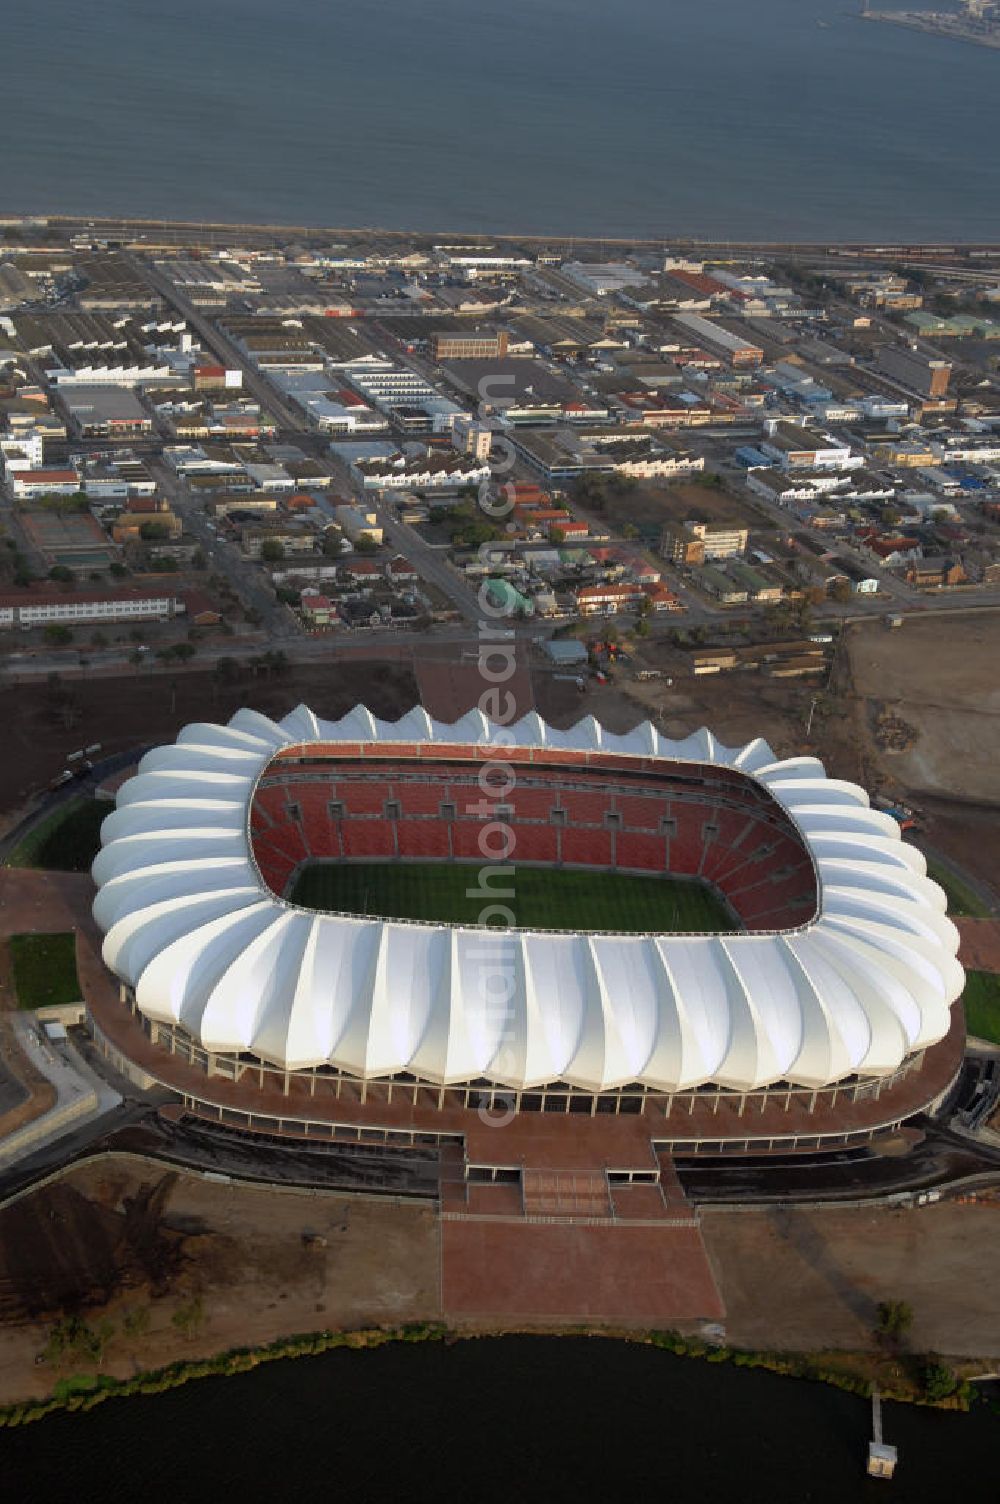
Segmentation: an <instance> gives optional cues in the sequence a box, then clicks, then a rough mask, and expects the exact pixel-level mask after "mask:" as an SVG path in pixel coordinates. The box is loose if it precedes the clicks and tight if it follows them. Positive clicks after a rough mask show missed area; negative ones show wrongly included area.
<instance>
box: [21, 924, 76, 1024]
mask: <svg viewBox="0 0 1000 1504" xmlns="http://www.w3.org/2000/svg"><path fill="white" fill-rule="evenodd" d="M10 955H11V961H12V963H13V968H14V990H15V992H16V993H17V1006H18V1007H19V1008H46V1007H48V1006H49V1005H50V1004H52V1003H78V1002H79V1001H80V983H79V981H78V980H77V975H76V944H75V936H74V935H73V933H72V932H70V933H69V934H65V935H11V937H10Z"/></svg>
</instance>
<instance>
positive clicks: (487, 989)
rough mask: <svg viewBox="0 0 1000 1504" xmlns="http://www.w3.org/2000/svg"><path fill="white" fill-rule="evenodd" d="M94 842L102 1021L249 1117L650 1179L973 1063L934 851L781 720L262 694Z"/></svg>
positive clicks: (140, 1068)
mask: <svg viewBox="0 0 1000 1504" xmlns="http://www.w3.org/2000/svg"><path fill="white" fill-rule="evenodd" d="M101 838H102V849H101V851H100V853H99V854H98V856H97V859H96V861H95V862H94V866H93V877H94V881H95V883H96V885H97V888H98V893H97V897H96V900H95V903H94V917H95V919H96V921H97V924H98V926H99V928H100V929H101V931H103V934H104V941H103V961H104V965H105V967H106V968H107V971H108V973H109V980H111V981H112V982H113V985H109V986H108V987H106V988H105V989H104V990H103V991H102V992H101V994H100V997H97V996H96V995H95V996H94V997H92V998H88V1005H89V1008H90V1014H91V1020H90V1021H91V1025H92V1029H93V1033H94V1037H95V1039H96V1040H97V1042H98V1045H99V1047H100V1048H101V1049H102V1050H103V1051H104V1053H105V1054H106V1055H107V1056H108V1058H109V1059H110V1060H112V1061H113V1062H114V1063H115V1064H116V1065H117V1066H118V1067H119V1068H120V1069H122V1070H123V1071H125V1072H126V1073H127V1074H129V1075H131V1076H132V1078H133V1079H135V1080H140V1081H142V1082H143V1083H147V1084H148V1083H150V1082H159V1083H161V1084H162V1085H165V1086H167V1087H169V1088H170V1089H171V1091H172V1092H173V1093H174V1094H175V1096H176V1098H177V1099H178V1103H179V1108H178V1110H179V1111H182V1112H183V1113H184V1114H189V1115H191V1116H193V1117H195V1118H200V1119H208V1120H210V1121H212V1122H214V1123H217V1124H222V1125H224V1126H228V1127H229V1128H232V1129H234V1130H237V1131H240V1132H258V1133H266V1134H271V1135H275V1134H280V1135H282V1136H289V1135H290V1136H292V1137H299V1138H303V1139H313V1140H325V1141H333V1142H348V1141H349V1142H362V1143H384V1144H393V1145H397V1146H406V1145H437V1146H439V1147H440V1146H443V1145H453V1146H457V1147H458V1148H459V1149H460V1150H462V1149H464V1160H465V1171H466V1174H469V1175H472V1176H473V1177H475V1176H476V1175H478V1176H481V1177H483V1178H489V1177H491V1176H492V1177H501V1176H503V1175H507V1174H514V1173H517V1172H518V1169H519V1167H523V1166H524V1165H525V1164H529V1163H532V1162H546V1163H554V1164H560V1165H569V1164H579V1165H585V1166H589V1167H591V1168H599V1169H600V1170H601V1173H605V1174H607V1175H608V1176H609V1177H614V1176H618V1177H620V1178H622V1179H628V1180H629V1181H632V1182H634V1181H639V1182H641V1181H643V1180H644V1179H655V1178H656V1177H657V1176H658V1174H659V1166H660V1163H661V1159H660V1157H661V1156H670V1155H675V1156H676V1155H688V1154H736V1153H739V1154H747V1153H751V1154H753V1153H775V1152H790V1151H791V1152H794V1151H801V1150H808V1151H812V1152H816V1151H824V1150H827V1149H838V1148H841V1147H843V1146H844V1145H851V1144H857V1143H863V1142H869V1141H871V1140H872V1139H874V1138H875V1137H876V1136H877V1135H879V1134H880V1133H884V1132H885V1131H886V1130H887V1129H893V1128H895V1127H898V1125H899V1124H901V1123H902V1122H904V1121H905V1120H906V1119H907V1118H909V1117H911V1116H913V1115H914V1114H916V1113H919V1112H921V1111H924V1110H926V1109H927V1108H928V1107H930V1106H932V1105H933V1104H934V1103H936V1102H938V1101H940V1100H941V1099H942V1098H943V1096H944V1095H945V1094H946V1093H947V1091H948V1089H949V1088H950V1086H951V1084H952V1083H953V1081H954V1079H955V1076H956V1074H957V1072H958V1069H959V1065H960V1061H961V1052H962V1024H961V1013H960V1010H955V1011H954V1014H953V1011H952V1008H951V1004H952V1003H953V1002H954V1001H955V999H957V998H958V997H959V996H960V994H961V991H962V986H963V973H962V969H961V967H960V965H959V963H958V961H957V959H956V951H957V948H958V935H957V931H956V929H955V927H954V926H953V924H952V923H951V921H950V920H949V919H948V918H947V916H946V914H945V897H944V894H943V893H942V891H941V890H940V888H939V887H938V886H937V885H936V884H935V883H934V882H932V881H931V880H930V879H928V877H927V876H926V867H925V862H924V859H923V857H922V855H921V854H920V853H919V852H918V851H917V850H915V849H914V848H913V847H911V846H908V845H906V844H904V842H903V841H902V840H901V839H900V833H899V828H898V826H897V824H896V823H895V822H894V821H893V820H892V819H891V818H890V817H889V816H888V815H885V814H883V813H881V812H879V811H876V810H873V809H872V808H870V807H869V802H868V798H867V796H866V794H865V793H864V792H863V791H862V790H861V789H860V788H858V787H856V786H855V785H853V784H850V783H845V782H842V781H839V780H835V779H832V778H828V777H827V776H826V774H825V772H824V769H823V767H822V765H821V764H820V763H819V762H818V761H817V760H816V759H815V758H812V757H794V758H789V759H785V760H779V759H777V758H776V757H775V756H774V754H773V752H772V751H771V749H770V748H769V747H768V745H767V744H766V743H765V742H764V741H761V740H754V741H752V742H750V743H748V744H747V745H745V746H742V747H736V748H732V747H726V746H724V745H722V744H721V743H720V742H719V741H718V740H717V739H716V738H715V737H714V736H713V735H712V734H711V732H709V731H707V730H701V731H699V732H697V733H696V734H694V735H692V736H690V737H687V738H686V739H684V740H682V741H671V740H668V739H667V738H666V737H664V736H663V735H661V734H660V733H659V732H658V731H657V730H656V729H655V728H654V727H653V726H652V725H651V724H649V723H646V724H644V725H640V726H638V727H636V728H634V729H633V730H632V731H630V732H628V733H625V734H621V735H617V734H613V733H610V732H608V731H606V730H604V729H603V728H602V727H601V726H600V725H599V724H598V722H597V721H596V720H594V719H593V718H592V717H591V718H587V719H584V720H581V721H579V722H578V723H577V724H576V725H575V726H573V727H571V728H570V729H568V730H557V729H555V728H553V727H551V726H548V725H546V724H545V723H544V722H543V721H542V720H541V719H540V718H539V717H538V716H537V715H535V714H531V715H528V716H526V717H525V718H523V719H522V720H520V721H518V722H517V723H515V724H514V725H512V726H509V727H499V726H497V725H495V724H493V723H492V722H490V721H489V720H487V719H486V717H485V716H483V715H482V714H481V713H480V712H478V711H476V712H472V713H470V714H468V715H466V716H465V717H463V718H462V719H461V720H459V721H456V722H455V723H453V724H444V723H441V722H437V721H435V720H432V719H431V717H430V716H429V715H428V714H427V713H426V711H424V710H423V709H421V708H417V709H414V710H412V711H411V712H409V713H408V714H407V715H405V716H403V717H402V719H401V720H399V721H397V722H394V723H393V722H385V721H380V720H377V719H376V718H375V717H374V716H373V715H372V714H371V713H370V712H369V711H368V710H366V709H364V708H363V707H358V708H356V709H355V710H354V711H352V712H351V713H350V714H349V715H347V716H345V717H344V718H343V719H341V720H337V721H324V720H321V719H319V718H318V717H317V716H316V715H315V714H314V713H313V712H312V711H311V710H308V709H307V708H305V707H303V706H300V707H299V708H298V709H296V710H294V711H293V712H292V713H291V714H289V715H288V716H286V717H285V718H284V719H283V720H282V721H281V722H279V723H276V722H274V721H271V720H269V719H267V718H266V717H264V716H262V715H260V714H258V713H257V712H255V711H252V710H249V709H241V710H239V711H238V712H237V713H236V714H235V715H234V716H233V718H232V719H231V721H230V722H229V724H228V725H225V726H222V725H212V724H207V723H202V724H195V725H191V726H188V727H186V728H185V729H184V730H183V731H181V733H180V734H179V736H178V738H177V740H176V743H174V744H172V745H169V746H162V747H158V748H155V749H154V750H152V751H150V752H148V753H147V754H146V755H145V756H144V757H143V758H142V761H141V762H140V764H139V767H138V771H137V773H136V775H135V776H134V777H132V778H130V779H129V780H128V781H127V782H126V783H124V784H123V786H122V787H121V788H120V790H119V792H118V795H117V808H116V809H115V810H114V812H113V813H111V814H110V815H109V816H108V817H107V819H106V820H105V822H104V825H103V828H102V832H101ZM498 1126H501V1127H503V1128H504V1129H505V1131H504V1132H497V1131H496V1128H497V1127H498Z"/></svg>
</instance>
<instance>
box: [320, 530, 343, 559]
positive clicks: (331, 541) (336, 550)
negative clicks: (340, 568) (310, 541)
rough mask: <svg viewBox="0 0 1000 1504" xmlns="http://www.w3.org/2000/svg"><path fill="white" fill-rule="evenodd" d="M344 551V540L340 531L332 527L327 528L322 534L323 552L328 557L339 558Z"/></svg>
mask: <svg viewBox="0 0 1000 1504" xmlns="http://www.w3.org/2000/svg"><path fill="white" fill-rule="evenodd" d="M343 551H344V540H343V537H342V536H341V534H340V533H338V532H336V531H335V529H333V528H327V530H326V532H325V533H324V534H323V553H324V555H325V557H326V558H328V559H339V558H340V556H341V554H342V553H343Z"/></svg>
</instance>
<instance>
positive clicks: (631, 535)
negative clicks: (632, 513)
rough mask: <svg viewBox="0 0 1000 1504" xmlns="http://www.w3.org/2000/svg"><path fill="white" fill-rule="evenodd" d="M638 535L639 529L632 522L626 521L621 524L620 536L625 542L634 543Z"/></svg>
mask: <svg viewBox="0 0 1000 1504" xmlns="http://www.w3.org/2000/svg"><path fill="white" fill-rule="evenodd" d="M638 536H639V529H638V528H637V527H636V525H635V523H634V522H626V523H623V525H622V537H623V538H624V539H625V541H626V542H627V543H634V542H635V540H636V538H638Z"/></svg>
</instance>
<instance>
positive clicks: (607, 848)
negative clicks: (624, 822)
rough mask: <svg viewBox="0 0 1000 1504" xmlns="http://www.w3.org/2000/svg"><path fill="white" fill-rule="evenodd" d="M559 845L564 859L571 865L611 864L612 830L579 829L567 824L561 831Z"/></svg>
mask: <svg viewBox="0 0 1000 1504" xmlns="http://www.w3.org/2000/svg"><path fill="white" fill-rule="evenodd" d="M559 845H560V854H561V856H562V860H563V861H564V862H566V863H567V864H569V865H572V866H579V865H584V866H588V867H610V866H611V863H612V850H611V832H610V830H579V829H574V828H573V827H572V826H570V825H567V826H566V827H565V828H564V829H562V830H560V832H559Z"/></svg>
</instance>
